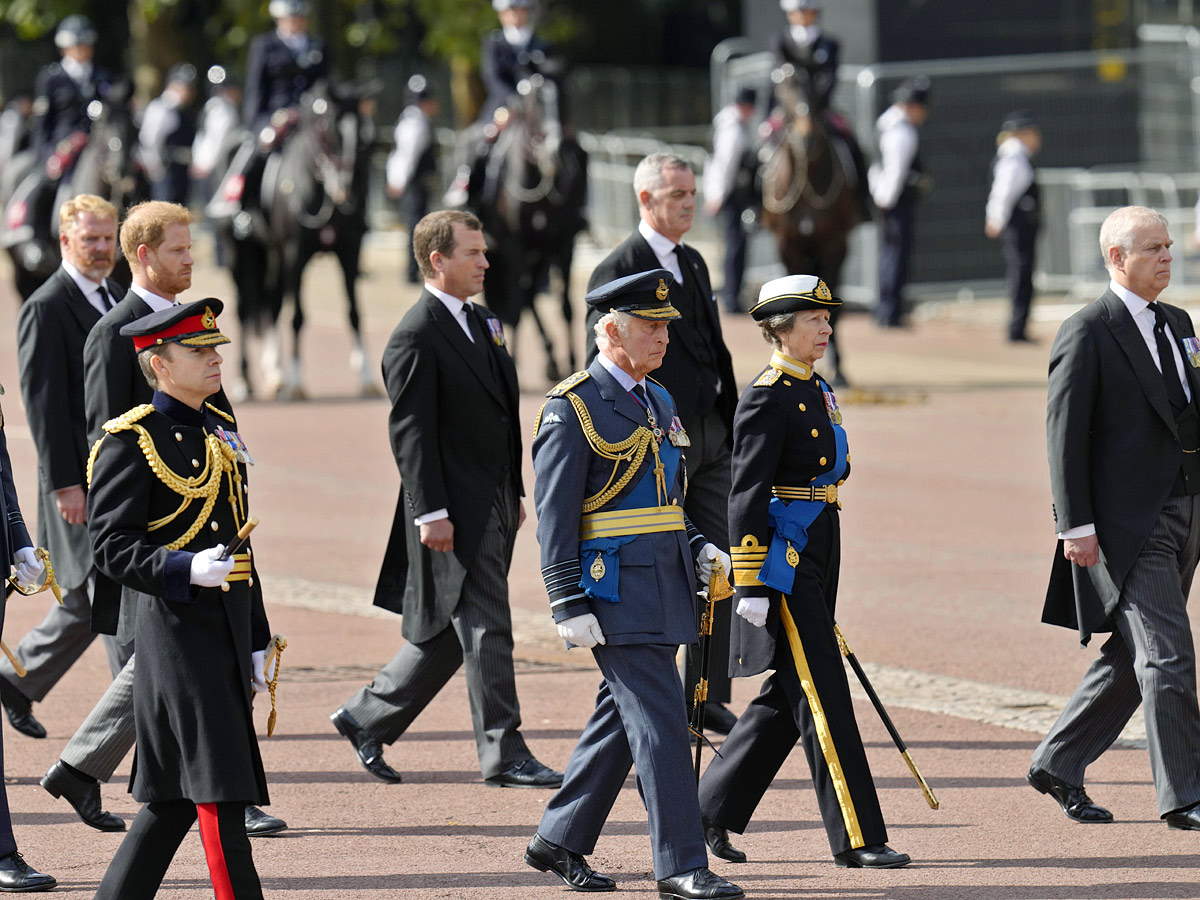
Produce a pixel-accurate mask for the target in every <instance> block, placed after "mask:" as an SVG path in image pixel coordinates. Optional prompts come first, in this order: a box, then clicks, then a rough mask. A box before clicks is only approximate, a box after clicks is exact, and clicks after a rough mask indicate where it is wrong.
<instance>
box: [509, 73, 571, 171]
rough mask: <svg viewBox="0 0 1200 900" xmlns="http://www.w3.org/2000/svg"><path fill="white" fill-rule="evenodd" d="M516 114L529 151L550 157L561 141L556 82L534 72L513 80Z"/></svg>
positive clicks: (535, 154) (543, 156)
mask: <svg viewBox="0 0 1200 900" xmlns="http://www.w3.org/2000/svg"><path fill="white" fill-rule="evenodd" d="M517 96H518V97H519V98H520V100H519V103H518V104H517V118H518V121H519V122H520V124H521V125H522V127H523V129H524V132H525V136H526V140H527V141H528V142H529V146H530V149H531V150H532V152H533V155H534V156H535V157H538V158H552V157H554V156H555V154H557V153H558V148H559V145H560V144H561V143H562V123H561V122H560V121H559V117H558V86H557V85H556V84H555V83H554V81H553V80H551V79H549V78H547V77H546V76H544V75H542V74H540V73H535V74H533V75H530V76H529V77H528V78H522V79H521V81H520V82H519V83H518V84H517Z"/></svg>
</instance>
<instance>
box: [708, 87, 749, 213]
mask: <svg viewBox="0 0 1200 900" xmlns="http://www.w3.org/2000/svg"><path fill="white" fill-rule="evenodd" d="M749 141H750V131H749V128H748V126H747V123H746V122H744V121H742V115H741V112H739V110H738V107H737V104H735V103H731V104H729V105H728V106H726V107H725V108H724V109H722V110H721V111H720V112H719V113H717V115H716V117H715V118H714V119H713V152H712V156H711V157H709V159H708V161H707V162H706V163H705V164H704V199H705V201H706V202H708V203H711V204H713V205H714V206H717V205H720V204H722V203H724V202H725V199H726V198H727V197H728V196H729V192H730V191H732V190H733V184H734V181H735V180H736V179H737V175H738V168H739V167H740V166H741V164H742V154H743V153H744V152H745V150H746V146H747V145H748V144H749Z"/></svg>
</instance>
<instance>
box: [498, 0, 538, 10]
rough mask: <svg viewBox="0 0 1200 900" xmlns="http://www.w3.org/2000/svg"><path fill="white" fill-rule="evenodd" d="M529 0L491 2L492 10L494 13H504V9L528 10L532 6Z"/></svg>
mask: <svg viewBox="0 0 1200 900" xmlns="http://www.w3.org/2000/svg"><path fill="white" fill-rule="evenodd" d="M532 5H533V4H532V2H531V0H492V9H494V10H495V11H496V12H504V11H505V10H506V9H513V8H516V9H528V8H529V7H530V6H532Z"/></svg>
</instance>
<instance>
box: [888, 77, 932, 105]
mask: <svg viewBox="0 0 1200 900" xmlns="http://www.w3.org/2000/svg"><path fill="white" fill-rule="evenodd" d="M932 87H933V86H932V85H931V84H930V83H929V79H928V78H926V77H925V76H924V75H914V76H913V77H912V78H905V79H904V80H903V81H902V82H900V86H899V87H898V88H896V89H895V90H894V91H892V102H893V103H920V104H921V105H922V106H924V105H926V104H928V103H929V92H930V90H931V89H932Z"/></svg>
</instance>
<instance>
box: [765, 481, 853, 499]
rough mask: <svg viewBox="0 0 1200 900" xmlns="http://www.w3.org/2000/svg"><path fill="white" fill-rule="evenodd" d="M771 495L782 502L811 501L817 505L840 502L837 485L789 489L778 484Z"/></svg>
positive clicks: (772, 489)
mask: <svg viewBox="0 0 1200 900" xmlns="http://www.w3.org/2000/svg"><path fill="white" fill-rule="evenodd" d="M771 493H772V494H774V495H775V496H776V497H778V498H779V499H780V500H809V501H813V502H816V503H837V502H838V486H837V485H836V484H823V485H821V486H820V487H813V486H812V485H809V486H808V487H788V486H787V485H783V484H777V485H774V486H773V487H772V488H771Z"/></svg>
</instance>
